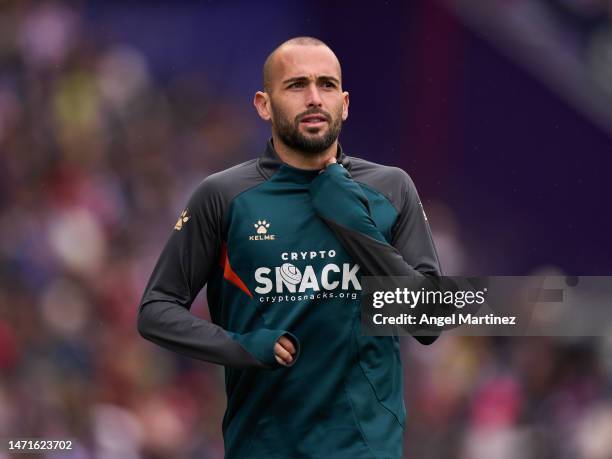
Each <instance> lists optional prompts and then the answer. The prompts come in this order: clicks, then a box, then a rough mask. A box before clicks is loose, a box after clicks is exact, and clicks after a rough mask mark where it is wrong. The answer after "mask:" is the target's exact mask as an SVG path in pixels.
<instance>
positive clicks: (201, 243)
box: [138, 180, 299, 368]
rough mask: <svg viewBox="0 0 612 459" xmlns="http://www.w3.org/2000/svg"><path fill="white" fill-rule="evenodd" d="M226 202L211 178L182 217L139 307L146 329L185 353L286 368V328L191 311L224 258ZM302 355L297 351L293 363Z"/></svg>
mask: <svg viewBox="0 0 612 459" xmlns="http://www.w3.org/2000/svg"><path fill="white" fill-rule="evenodd" d="M223 207H224V203H223V200H222V199H221V197H220V196H219V193H218V192H217V190H216V189H215V187H214V186H213V185H212V184H211V181H207V180H205V181H204V182H202V184H201V185H200V187H199V188H198V189H197V190H196V192H195V193H194V194H193V196H192V197H191V199H190V200H189V203H188V206H187V208H186V209H185V211H184V212H183V213H181V216H180V217H179V220H178V221H177V224H176V226H175V228H174V230H173V231H172V234H171V235H170V238H169V240H168V241H167V243H166V245H165V247H164V249H163V251H162V253H161V255H160V257H159V259H158V261H157V263H156V265H155V268H154V270H153V273H152V275H151V278H150V280H149V282H148V284H147V287H146V289H145V291H144V294H143V297H142V300H141V303H140V307H139V309H138V331H139V332H140V334H141V335H142V336H143V337H144V338H146V339H148V340H150V341H152V342H154V343H156V344H158V345H160V346H163V347H165V348H167V349H170V350H172V351H175V352H178V353H180V354H183V355H186V356H189V357H192V358H196V359H200V360H204V361H207V362H213V363H218V364H222V365H226V366H230V367H235V368H248V367H251V368H280V367H281V365H279V364H278V362H277V361H276V359H275V357H274V344H275V343H276V341H277V340H278V338H279V337H281V336H283V335H286V336H288V337H289V338H290V339H291V340H292V341H293V342H294V344H296V345H297V346H298V349H299V342H298V340H297V338H295V336H293V335H291V334H290V333H288V332H286V331H284V330H270V329H259V330H255V331H252V332H249V333H246V334H238V333H232V332H229V331H227V330H225V329H223V328H222V327H220V326H219V325H216V324H214V323H212V322H209V321H207V320H204V319H201V318H199V317H197V316H195V315H194V314H192V313H191V312H190V308H191V304H192V303H193V301H194V299H195V297H196V296H197V294H198V292H199V291H200V290H201V289H202V288H203V286H204V285H205V284H206V282H207V281H208V280H209V278H210V276H211V273H212V271H213V269H215V265H216V264H218V263H219V257H220V247H221V222H222V213H223ZM296 360H297V355H296V356H295V357H294V360H293V363H295V361H296Z"/></svg>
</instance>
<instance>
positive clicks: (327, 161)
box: [319, 156, 338, 174]
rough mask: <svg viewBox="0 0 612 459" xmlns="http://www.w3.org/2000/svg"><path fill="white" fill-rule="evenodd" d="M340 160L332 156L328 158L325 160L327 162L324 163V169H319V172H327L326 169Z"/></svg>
mask: <svg viewBox="0 0 612 459" xmlns="http://www.w3.org/2000/svg"><path fill="white" fill-rule="evenodd" d="M337 162H338V161H336V157H335V156H332V157H331V158H328V159H326V160H325V162H324V163H323V169H321V170H320V171H319V174H321V173H323V172H325V169H327V167H328V166H331V165H332V164H336V163H337Z"/></svg>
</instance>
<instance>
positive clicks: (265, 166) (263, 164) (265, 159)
mask: <svg viewBox="0 0 612 459" xmlns="http://www.w3.org/2000/svg"><path fill="white" fill-rule="evenodd" d="M336 161H338V163H340V164H342V166H344V168H345V169H347V170H348V171H349V172H350V170H351V163H350V160H349V157H348V156H346V155H345V154H344V151H342V147H341V146H340V143H338V152H337V153H336ZM257 164H258V166H259V170H260V171H261V173H262V174H263V176H264V177H265V178H266V179H269V178H270V177H272V175H274V173H275V172H276V171H277V170H278V168H279V167H281V166H282V165H286V166H287V167H291V168H292V169H295V170H301V169H296V168H293V167H292V166H289V165H288V164H285V163H284V162H283V161H282V160H281V159H280V158H279V157H278V153H276V150H275V149H274V145H273V144H272V138H271V137H270V139H268V142H267V143H266V149H265V151H264V153H263V154H262V155H261V156H260V157H259V160H258V162H257ZM304 172H307V171H306V170H304Z"/></svg>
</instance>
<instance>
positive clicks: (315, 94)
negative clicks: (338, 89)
mask: <svg viewBox="0 0 612 459" xmlns="http://www.w3.org/2000/svg"><path fill="white" fill-rule="evenodd" d="M306 103H307V105H308V106H309V107H320V106H321V105H322V104H323V102H322V100H321V95H320V94H319V88H318V87H317V85H316V84H311V85H310V86H308V95H307V100H306Z"/></svg>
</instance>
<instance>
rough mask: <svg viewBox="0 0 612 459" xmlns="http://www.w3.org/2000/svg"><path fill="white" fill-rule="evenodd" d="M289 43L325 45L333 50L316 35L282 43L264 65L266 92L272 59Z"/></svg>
mask: <svg viewBox="0 0 612 459" xmlns="http://www.w3.org/2000/svg"><path fill="white" fill-rule="evenodd" d="M287 45H300V46H308V45H310V46H325V47H326V48H329V50H330V51H331V48H330V47H329V46H327V43H325V42H323V41H322V40H319V39H318V38H314V37H295V38H291V39H289V40H287V41H285V42H283V43H281V44H280V45H278V46H277V47H276V48H275V49H274V51H272V52H271V53H270V54H269V55H268V57H267V58H266V61H265V62H264V65H263V71H262V77H263V89H264V91H266V92H268V91H269V89H270V80H271V69H270V68H271V67H272V59H273V58H274V55H275V54H276V52H277V51H278V50H279V49H280V48H282V47H283V46H287Z"/></svg>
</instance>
